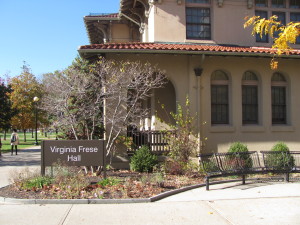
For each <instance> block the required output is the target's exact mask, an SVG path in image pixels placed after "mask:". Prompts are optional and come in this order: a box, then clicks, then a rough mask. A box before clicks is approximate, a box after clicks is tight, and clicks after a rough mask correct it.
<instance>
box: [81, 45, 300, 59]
mask: <svg viewBox="0 0 300 225" xmlns="http://www.w3.org/2000/svg"><path fill="white" fill-rule="evenodd" d="M84 50H99V52H108V51H112V52H113V51H117V52H122V51H126V52H128V51H132V52H136V51H138V52H140V53H142V52H143V51H144V52H146V51H155V52H156V53H160V52H163V53H168V52H170V53H172V52H175V51H176V53H190V54H194V53H197V52H198V53H200V52H203V53H205V52H210V53H214V52H215V53H228V54H230V53H232V55H235V53H236V54H237V55H239V53H240V54H243V53H248V54H251V53H252V54H255V55H257V54H274V53H276V50H275V49H272V48H264V47H235V46H220V45H201V44H178V43H175V44H172V43H147V42H132V43H107V44H92V45H83V46H80V47H79V51H84ZM289 55H297V56H300V50H291V51H289Z"/></svg>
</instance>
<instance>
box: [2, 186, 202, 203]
mask: <svg viewBox="0 0 300 225" xmlns="http://www.w3.org/2000/svg"><path fill="white" fill-rule="evenodd" d="M199 187H205V184H196V185H191V186H187V187H183V188H179V189H176V190H172V191H167V192H163V193H161V194H158V195H156V196H153V197H150V198H135V199H17V198H5V197H0V202H2V203H12V204H40V205H44V204H124V203H150V202H155V201H158V200H161V199H163V198H166V197H169V196H171V195H175V194H179V193H181V192H185V191H188V190H192V189H195V188H199Z"/></svg>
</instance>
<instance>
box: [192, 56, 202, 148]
mask: <svg viewBox="0 0 300 225" xmlns="http://www.w3.org/2000/svg"><path fill="white" fill-rule="evenodd" d="M204 60H205V55H204V54H203V55H202V57H201V61H200V66H198V67H196V68H194V72H195V76H196V90H197V91H196V109H197V130H198V142H199V144H198V153H201V150H202V142H201V138H202V133H203V132H202V126H201V118H202V112H201V103H200V99H201V96H200V94H201V75H202V72H203V67H202V66H203V62H204Z"/></svg>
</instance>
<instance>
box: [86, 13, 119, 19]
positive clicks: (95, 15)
mask: <svg viewBox="0 0 300 225" xmlns="http://www.w3.org/2000/svg"><path fill="white" fill-rule="evenodd" d="M85 17H97V18H99V17H100V18H118V17H119V13H90V15H88V16H85Z"/></svg>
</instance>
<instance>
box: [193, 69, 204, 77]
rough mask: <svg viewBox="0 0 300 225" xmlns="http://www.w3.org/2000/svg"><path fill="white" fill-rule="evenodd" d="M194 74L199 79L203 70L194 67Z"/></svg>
mask: <svg viewBox="0 0 300 225" xmlns="http://www.w3.org/2000/svg"><path fill="white" fill-rule="evenodd" d="M194 72H195V75H196V77H200V76H201V75H202V72H203V68H201V67H196V68H194Z"/></svg>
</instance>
